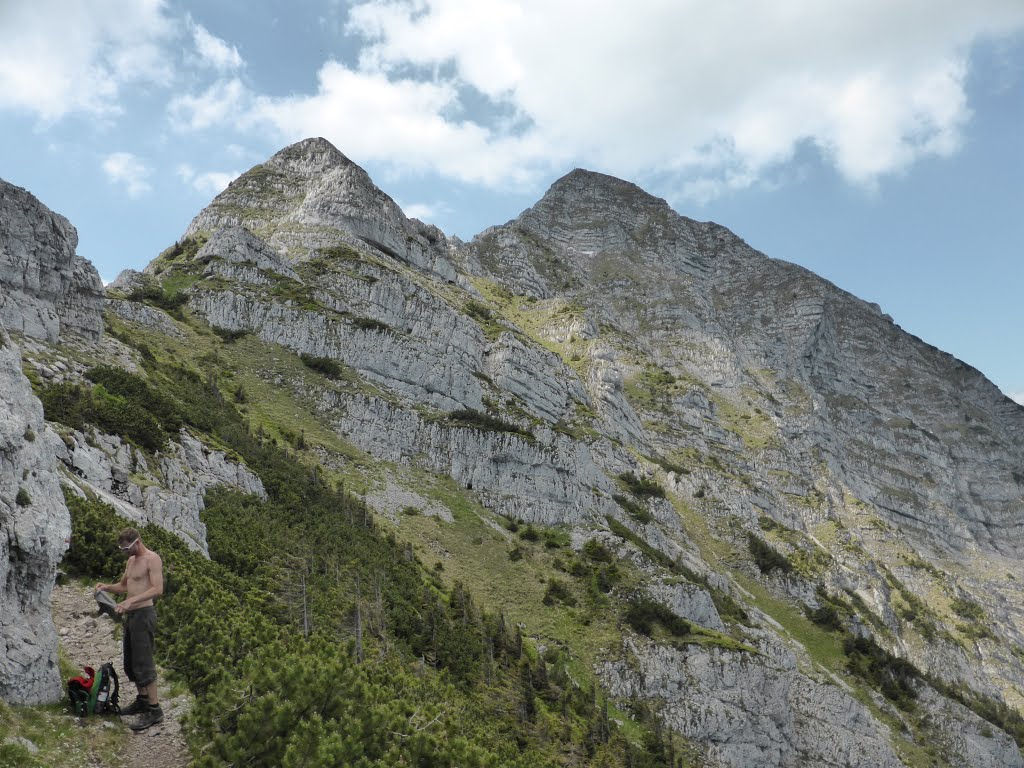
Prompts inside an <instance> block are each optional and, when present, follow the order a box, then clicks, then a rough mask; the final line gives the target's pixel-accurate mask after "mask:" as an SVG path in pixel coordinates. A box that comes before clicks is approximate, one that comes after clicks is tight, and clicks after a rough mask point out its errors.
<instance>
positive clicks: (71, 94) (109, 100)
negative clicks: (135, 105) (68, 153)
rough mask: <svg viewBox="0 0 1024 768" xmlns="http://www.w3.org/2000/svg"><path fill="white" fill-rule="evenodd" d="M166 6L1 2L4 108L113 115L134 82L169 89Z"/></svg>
mask: <svg viewBox="0 0 1024 768" xmlns="http://www.w3.org/2000/svg"><path fill="white" fill-rule="evenodd" d="M174 34H175V25H174V22H173V21H171V20H170V19H169V18H168V17H167V16H166V15H165V12H164V2H163V0H90V2H88V3H83V2H79V0H36V1H35V2H31V3H24V2H6V1H4V2H0V109H5V108H6V109H14V110H19V111H24V112H27V113H29V114H32V115H35V116H37V117H39V118H41V119H42V120H44V121H47V122H50V121H55V120H59V119H60V118H62V117H64V116H65V115H68V114H70V113H75V112H85V113H90V114H95V115H113V114H117V113H118V112H119V111H120V110H121V103H120V96H121V91H122V89H123V87H124V86H125V85H126V84H130V83H150V84H153V83H155V84H160V85H167V84H168V83H170V81H171V79H172V77H173V69H172V67H171V66H170V65H169V64H168V63H167V61H168V60H167V57H166V55H165V51H164V49H163V46H164V45H165V44H166V42H167V41H168V40H169V39H171V38H172V37H173V35H174Z"/></svg>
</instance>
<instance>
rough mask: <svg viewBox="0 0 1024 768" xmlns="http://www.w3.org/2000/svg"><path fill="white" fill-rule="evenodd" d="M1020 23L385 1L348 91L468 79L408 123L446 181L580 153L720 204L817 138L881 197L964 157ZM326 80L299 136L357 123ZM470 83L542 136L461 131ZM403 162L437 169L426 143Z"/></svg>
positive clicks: (962, 7) (354, 23) (971, 9)
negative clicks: (974, 91)
mask: <svg viewBox="0 0 1024 768" xmlns="http://www.w3.org/2000/svg"><path fill="white" fill-rule="evenodd" d="M1022 28H1024V4H1021V3H1020V2H1016V1H1014V0H984V1H979V2H974V3H970V4H965V3H955V2H943V3H934V2H930V1H929V0H898V1H897V0H857V1H856V2H854V1H853V0H843V1H842V2H836V3H821V2H818V0H789V1H788V2H784V3H758V4H749V3H705V2H700V1H699V0H679V1H677V2H673V3H665V2H660V1H659V0H646V1H644V0H638V1H637V2H634V3H629V4H612V5H610V6H604V7H602V10H601V12H600V13H594V12H586V11H581V9H580V6H579V4H578V3H577V2H573V0H519V1H516V0H493V1H492V2H488V3H481V2H479V1H478V0H412V2H401V1H400V0H370V1H369V2H363V3H360V4H358V5H356V6H355V7H354V8H353V9H352V11H351V15H350V22H349V31H350V32H352V33H355V34H358V35H361V36H362V37H363V38H364V39H366V40H367V41H368V43H369V46H368V47H367V48H365V49H364V50H363V52H362V55H361V58H360V67H361V68H360V70H359V71H358V72H351V73H349V79H350V80H356V81H358V82H360V83H362V84H363V85H364V86H367V87H368V86H369V84H370V83H371V82H379V83H381V84H383V85H384V87H390V88H398V86H399V85H401V84H403V83H404V84H405V87H407V88H412V87H413V86H411V85H409V84H408V81H404V80H400V79H398V78H399V76H400V75H399V73H402V75H404V76H408V72H409V71H417V68H418V69H419V71H423V72H430V71H432V70H434V71H454V72H455V75H454V77H453V79H452V80H451V81H449V82H447V83H444V84H443V87H444V88H445V89H446V91H445V92H446V93H447V94H449V98H448V99H447V100H446V101H444V103H440V104H421V105H419V109H417V110H407V111H406V112H405V114H403V115H402V121H403V122H404V123H405V124H406V126H407V128H408V131H410V132H421V133H423V134H425V135H426V138H427V141H428V143H432V146H431V151H432V152H433V153H434V157H435V158H436V159H435V161H434V165H435V166H436V167H437V168H438V170H441V171H442V172H445V173H447V174H449V175H454V176H456V177H458V178H467V177H474V176H479V177H480V180H483V181H494V180H495V179H501V180H502V181H504V178H502V176H503V174H510V173H512V172H513V171H515V172H517V173H520V174H521V173H522V172H523V163H524V162H525V163H534V164H543V163H544V162H546V161H549V160H552V159H557V158H565V157H572V158H574V159H577V160H578V161H579V162H580V163H582V164H587V165H591V166H592V167H594V166H596V167H599V168H600V169H602V170H607V171H610V172H613V173H618V174H620V175H627V176H636V175H642V174H644V173H645V172H646V173H649V172H653V171H664V170H674V171H676V172H679V173H681V174H684V176H685V177H686V178H688V179H689V180H690V182H691V183H692V184H693V185H694V186H693V188H694V190H699V191H700V193H701V194H708V193H709V192H710V193H713V192H714V190H718V191H721V190H722V189H724V188H728V187H738V186H745V185H749V184H751V183H753V182H754V181H755V180H757V179H759V178H760V177H761V176H762V175H763V174H764V173H765V172H766V171H768V170H769V169H771V168H772V167H774V166H776V165H778V164H780V163H783V162H785V161H786V160H789V159H791V158H792V156H793V154H794V152H795V150H796V148H797V147H798V146H799V145H800V144H801V143H804V142H812V143H813V144H814V145H816V146H818V147H819V148H821V150H822V151H823V154H824V156H825V157H826V158H828V159H829V160H831V162H832V163H833V164H834V165H835V167H836V168H837V170H838V171H839V172H840V173H841V174H843V176H845V177H846V178H847V179H848V180H849V181H851V182H853V183H856V184H860V185H865V186H871V185H872V184H873V183H875V182H876V181H877V179H878V178H879V177H881V176H883V175H885V174H891V173H897V172H900V171H902V170H903V169H905V168H907V167H908V166H910V165H911V164H913V163H914V162H915V161H917V160H919V159H921V158H922V157H925V156H929V155H948V154H950V153H952V152H955V151H956V149H957V148H958V147H959V144H960V141H961V130H962V127H963V125H964V124H965V122H966V121H967V120H968V118H969V116H970V113H969V109H968V106H967V100H966V96H965V90H964V89H965V79H966V74H967V69H968V67H967V65H968V58H967V57H968V53H969V48H970V46H971V45H972V44H973V43H974V42H976V41H977V40H979V39H981V38H986V37H998V36H1001V35H1009V34H1011V33H1013V32H1014V31H1019V30H1020V29H1022ZM410 67H412V68H413V69H412V70H410ZM446 68H447V69H446ZM322 75H323V73H322ZM329 79H330V78H323V77H322V79H321V88H320V91H319V92H318V93H317V94H316V95H315V96H310V97H307V98H306V99H305V100H301V99H293V100H291V101H290V104H291V106H296V107H300V110H299V113H300V114H298V115H296V116H295V117H294V118H293V119H292V121H291V124H290V126H289V127H290V128H291V130H292V132H297V133H302V134H305V133H314V132H315V131H311V130H310V129H311V128H312V127H313V124H312V123H311V122H306V121H305V120H304V119H303V116H302V115H303V114H305V117H306V118H307V119H309V120H312V119H314V118H320V117H323V116H329V115H331V114H332V113H333V112H335V111H337V112H338V113H340V112H342V110H343V109H344V107H345V106H346V100H345V92H346V90H347V89H348V88H349V87H350V86H351V83H350V84H346V85H345V86H344V87H338V88H332V87H330V83H329V82H327V80H329ZM375 79H376V80H375ZM339 85H340V84H339ZM432 85H433V87H440V86H438V84H437V83H434V84H432ZM459 86H469V87H472V88H473V89H475V90H476V91H478V92H479V93H480V94H482V95H484V96H486V97H487V98H489V99H491V100H492V102H493V103H495V104H497V105H500V106H502V107H504V108H506V110H511V111H512V112H513V113H514V114H515V115H517V116H518V117H520V118H521V122H522V121H525V122H526V123H528V124H529V125H530V126H531V129H530V132H529V134H528V137H529V139H528V140H525V139H522V138H517V137H516V135H515V134H514V133H510V132H508V131H506V130H503V129H502V127H501V126H500V125H491V126H490V127H489V128H485V127H484V125H486V123H485V121H484V120H480V121H478V122H477V123H473V122H470V121H469V120H468V119H467V118H462V120H461V122H458V121H456V119H455V118H453V117H451V115H452V114H457V110H458V108H459V106H460V104H459V103H458V101H457V99H456V98H455V94H456V93H457V92H458V91H457V88H458V87H459ZM425 87H426V86H425ZM314 104H315V107H314ZM335 105H337V107H335ZM303 106H306V107H310V109H309V110H308V111H304V110H303V109H301V107H303ZM377 106H378V107H380V109H379V110H378V112H377V114H378V115H380V114H382V113H386V112H387V109H388V105H386V104H378V105H377ZM375 116H376V115H375ZM276 122H278V123H283V122H284V121H282V120H280V119H278V120H277V121H276ZM339 123H340V118H339V119H338V120H336V121H335V124H336V125H337V127H338V128H341V127H342V126H341V125H340V124H339ZM303 127H304V128H305V130H303ZM349 133H351V131H343V132H342V135H343V138H344V139H346V140H347V139H348V138H349V136H348V134H349ZM442 136H447V137H448V138H451V139H455V140H456V141H459V140H466V145H467V146H466V148H468V150H469V151H466V152H462V151H460V149H461V148H458V147H455V146H451V145H450V144H449V143H448V142H447V141H443V140H441V138H442ZM343 146H346V147H347V146H349V145H348V144H344V145H343ZM510 147H511V148H512V150H513V152H514V157H513V160H512V162H510V163H507V164H501V163H497V164H496V163H494V162H490V163H488V162H487V158H486V155H487V154H488V151H489V152H490V153H492V154H497V153H500V152H503V151H508V149H509V148H510ZM385 151H387V150H385V149H383V148H381V149H380V150H379V152H385ZM410 152H411V153H412V155H413V157H409V155H410ZM390 153H391V154H392V156H394V157H395V158H396V160H399V159H400V160H401V161H402V162H411V163H412V165H414V166H415V165H419V164H421V163H422V162H423V160H422V158H420V157H419V156H418V152H417V149H416V148H413V149H411V150H410V149H409V148H408V147H407V146H397V145H396V146H392V147H391V148H390ZM438 153H440V154H438ZM481 163H484V165H485V166H489V168H488V169H487V170H484V171H481V170H480V164H481Z"/></svg>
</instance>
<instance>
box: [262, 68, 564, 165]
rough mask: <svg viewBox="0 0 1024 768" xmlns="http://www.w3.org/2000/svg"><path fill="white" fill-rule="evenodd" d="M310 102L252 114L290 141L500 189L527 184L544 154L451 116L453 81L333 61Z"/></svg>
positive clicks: (270, 102) (278, 104)
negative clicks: (312, 139)
mask: <svg viewBox="0 0 1024 768" xmlns="http://www.w3.org/2000/svg"><path fill="white" fill-rule="evenodd" d="M318 82H319V87H318V90H317V92H316V93H315V94H313V95H311V96H292V97H287V98H269V97H260V98H258V99H257V100H256V103H255V105H254V107H253V109H252V110H251V112H250V113H249V115H248V119H249V120H251V121H252V122H253V123H255V124H259V125H262V124H269V125H270V126H272V127H273V128H274V129H276V131H277V132H278V133H279V134H280V136H281V137H282V139H284V140H286V141H295V140H299V139H303V138H306V137H308V136H317V135H322V136H326V137H329V138H330V139H331V141H332V142H334V143H335V144H336V145H338V146H339V147H342V148H343V149H344V151H345V152H346V153H347V154H351V155H352V156H354V157H358V158H359V159H360V160H361V161H362V162H366V161H368V160H378V161H383V162H388V161H391V162H394V163H395V164H396V165H400V166H401V167H402V169H403V170H405V171H411V172H422V171H428V170H434V171H437V172H439V173H442V174H444V175H447V176H451V177H454V178H456V179H459V180H461V181H468V182H475V183H483V184H498V183H501V182H504V181H510V180H511V181H518V180H524V179H525V178H527V176H528V174H529V171H528V169H527V168H526V165H525V163H524V161H526V160H530V161H535V160H536V159H537V158H538V157H542V156H544V154H545V153H544V152H543V151H541V148H540V147H538V146H537V145H536V137H535V136H532V135H527V136H523V137H519V136H513V135H501V134H499V133H496V132H494V131H493V130H491V129H489V128H487V127H485V126H483V125H481V124H479V123H476V122H472V121H469V120H462V121H460V120H456V119H453V118H450V117H448V115H449V114H450V113H451V112H453V111H456V110H457V109H458V108H459V98H458V92H457V89H456V87H455V85H454V84H453V83H449V82H444V81H436V82H423V81H419V80H413V79H408V78H401V79H399V78H396V79H391V78H389V77H388V76H387V75H386V74H385V73H383V72H366V71H355V70H352V69H349V68H348V67H346V66H344V65H343V64H340V63H338V62H336V61H329V62H327V63H326V64H325V65H324V66H323V67H321V69H320V72H319V73H318Z"/></svg>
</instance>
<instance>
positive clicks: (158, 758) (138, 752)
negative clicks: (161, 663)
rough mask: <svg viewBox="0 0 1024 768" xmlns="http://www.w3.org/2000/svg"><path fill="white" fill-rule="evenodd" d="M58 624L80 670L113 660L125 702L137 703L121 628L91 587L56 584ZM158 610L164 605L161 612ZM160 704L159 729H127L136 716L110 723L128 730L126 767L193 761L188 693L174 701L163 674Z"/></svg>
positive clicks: (168, 767) (173, 766)
mask: <svg viewBox="0 0 1024 768" xmlns="http://www.w3.org/2000/svg"><path fill="white" fill-rule="evenodd" d="M50 607H51V611H52V613H53V622H54V625H55V626H56V627H57V634H58V637H59V639H60V647H61V649H62V650H63V652H64V655H65V657H66V658H67V659H68V661H70V662H71V663H72V664H73V665H74V666H75V668H76V669H78V670H80V669H81V668H82V667H84V666H86V665H89V666H91V667H93V668H95V669H97V670H98V669H99V668H100V666H101V665H102V664H103V663H104V662H107V661H109V662H111V663H112V664H113V665H114V669H116V670H117V677H118V680H119V682H120V696H119V698H120V704H121V706H122V707H127V706H128V705H129V704H131V703H132V701H134V699H135V685H134V684H132V683H131V682H129V681H128V676H127V675H125V673H124V666H123V664H122V659H121V632H120V625H119V624H116V623H115V622H114V621H112V620H111V619H110V618H108V617H107V616H103V615H100V614H99V613H98V612H97V609H96V601H95V599H93V594H92V587H91V586H83V585H81V584H79V583H77V582H69V583H66V584H57V585H56V586H55V587H54V588H53V596H52V598H51V601H50ZM157 610H159V607H158V608H157ZM159 688H160V704H161V706H162V707H163V710H164V720H163V722H162V723H159V724H158V725H154V726H151V727H149V728H147V729H146V730H144V731H140V732H138V733H135V732H133V731H131V730H129V728H128V723H129V722H131V721H132V720H133V718H131V717H125V718H122V719H121V723H122V724H121V725H120V726H119V725H117V722H118V718H116V717H111V718H109V719H107V723H105V725H107V724H109V727H115V728H116V727H121V728H124V730H125V733H126V734H127V739H126V742H125V748H124V752H123V754H121V755H118V757H119V758H120V759H121V761H122V762H123V764H124V765H145V766H147V768H185V767H186V766H188V764H189V762H190V757H189V754H188V748H187V747H186V746H185V737H184V735H183V734H182V732H181V716H182V715H183V714H184V713H185V712H186V711H188V707H189V698H188V696H186V695H181V696H176V697H173V698H172V697H171V695H170V686H169V685H168V684H167V680H166V678H165V676H164V674H163V671H162V670H161V671H160V677H159Z"/></svg>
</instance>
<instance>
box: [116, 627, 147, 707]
mask: <svg viewBox="0 0 1024 768" xmlns="http://www.w3.org/2000/svg"><path fill="white" fill-rule="evenodd" d="M123 626H124V638H123V639H122V641H121V645H122V651H123V654H124V673H125V675H127V677H128V680H129V681H131V682H133V683H135V690H136V696H135V701H133V702H132V703H131V704H129V705H128V706H127V707H125V708H124V709H122V710H121V714H122V715H138V714H141V713H142V712H144V711H145V710H146V709H147V708H148V707H149V696H148V694H147V692H146V686H144V685H139V681H138V678H137V677H136V676H135V655H134V653H133V649H132V640H133V636H134V634H135V623H134V622H133V621H132V615H131V614H130V613H129V614H125V617H124V625H123Z"/></svg>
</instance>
